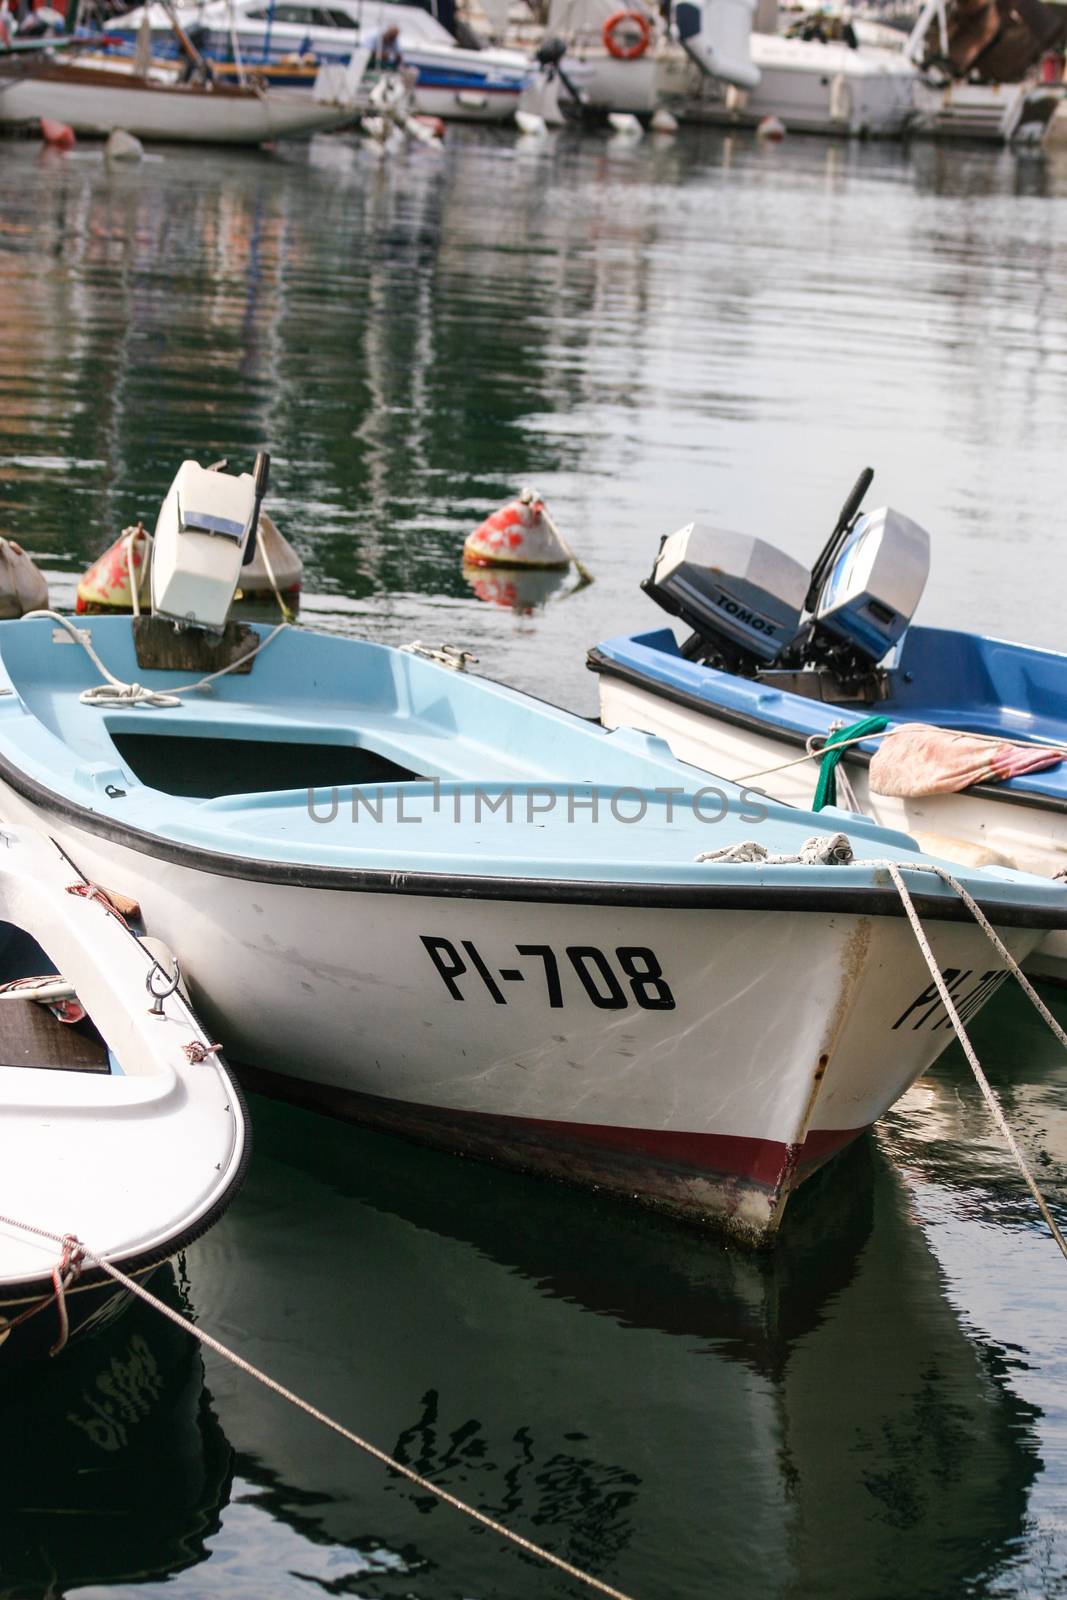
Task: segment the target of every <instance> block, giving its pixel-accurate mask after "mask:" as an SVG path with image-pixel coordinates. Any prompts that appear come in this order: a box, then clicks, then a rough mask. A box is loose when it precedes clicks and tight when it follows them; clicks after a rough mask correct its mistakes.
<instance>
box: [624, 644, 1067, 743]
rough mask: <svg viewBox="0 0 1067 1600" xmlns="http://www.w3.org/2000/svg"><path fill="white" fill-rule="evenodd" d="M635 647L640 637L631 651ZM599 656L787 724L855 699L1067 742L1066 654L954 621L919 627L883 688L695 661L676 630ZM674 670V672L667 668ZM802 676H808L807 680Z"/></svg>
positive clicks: (894, 714) (887, 710)
mask: <svg viewBox="0 0 1067 1600" xmlns="http://www.w3.org/2000/svg"><path fill="white" fill-rule="evenodd" d="M627 646H634V647H636V650H635V651H634V652H633V653H631V652H630V651H629V650H627V648H626V647H627ZM597 656H599V657H601V658H603V659H606V661H607V662H608V663H611V662H612V661H618V662H619V663H620V665H624V666H626V667H628V668H630V669H631V670H636V671H637V672H638V673H641V672H642V670H643V669H649V677H650V678H651V679H652V680H653V681H651V682H650V684H649V687H650V688H654V686H655V681H656V680H658V681H660V682H662V683H664V684H666V683H668V682H671V681H673V682H675V683H676V685H677V686H678V687H679V688H687V687H688V688H689V689H690V690H691V691H698V692H699V694H700V697H701V698H702V699H705V700H707V701H709V702H715V703H718V704H721V705H723V706H728V705H734V704H735V705H736V706H737V708H738V709H744V710H746V711H748V712H750V713H751V714H753V715H755V716H758V717H760V718H765V719H766V720H767V721H773V722H775V723H779V724H785V723H787V722H788V723H794V724H795V725H796V726H798V727H801V726H806V723H807V720H808V717H809V715H811V713H809V711H808V709H807V708H808V707H811V708H812V712H814V708H815V707H816V706H821V707H822V708H823V710H822V711H821V712H820V713H819V714H818V716H819V720H818V723H816V722H815V721H814V720H813V722H812V726H813V727H815V726H818V727H819V728H820V729H821V727H822V724H823V721H824V719H825V715H826V714H829V713H831V712H832V711H833V710H834V709H835V707H836V708H840V707H845V708H847V709H848V710H852V709H853V708H855V714H856V716H857V717H861V716H866V715H869V714H871V713H874V712H881V713H884V714H885V715H886V716H888V717H889V718H890V719H891V720H896V719H900V720H906V721H908V722H927V723H931V724H932V725H934V726H935V727H940V728H953V729H958V730H959V731H961V732H967V733H981V734H986V735H989V736H992V737H998V736H999V737H1003V738H1005V739H1037V740H1042V741H1052V742H1061V741H1067V715H1065V712H1064V705H1063V696H1062V692H1061V689H1060V687H1059V686H1060V685H1061V684H1062V657H1059V656H1057V655H1055V654H1053V653H1052V652H1051V651H1044V650H1034V649H1031V648H1030V647H1029V646H1026V645H1018V644H1011V643H1008V642H1006V641H1003V640H998V639H989V638H984V637H982V636H981V635H978V634H970V633H960V632H956V631H955V630H952V629H948V628H925V627H916V626H914V625H913V626H912V627H910V628H909V629H908V631H907V632H906V633H905V635H904V637H903V639H902V640H901V643H900V645H899V647H898V650H897V653H896V655H895V657H891V658H890V660H889V662H888V664H887V666H886V667H885V669H884V670H881V671H880V672H879V674H878V677H879V679H880V685H881V692H880V693H877V694H871V695H869V696H865V697H864V699H863V700H862V702H861V701H859V700H858V699H850V698H848V697H843V696H841V695H839V694H837V695H835V693H834V692H833V688H834V686H833V680H832V679H830V678H829V677H828V676H827V675H826V674H824V673H822V672H821V671H820V670H818V669H811V670H806V671H799V672H788V673H787V672H781V671H776V670H773V669H772V670H768V671H767V672H761V673H760V674H759V676H758V677H757V678H755V679H744V678H739V677H737V676H735V675H734V674H732V673H726V672H719V671H716V670H714V669H711V668H708V667H705V666H703V665H702V664H700V663H697V662H692V661H689V660H687V659H686V658H685V657H684V656H683V654H682V651H681V649H680V647H679V645H678V642H677V640H676V639H675V636H674V634H673V632H672V631H671V630H670V629H666V628H661V629H657V630H656V631H655V632H654V633H647V634H637V635H634V636H633V637H632V639H628V640H624V639H618V640H609V641H607V642H606V643H605V644H604V645H601V646H600V647H599V650H598V651H597ZM664 673H666V676H664ZM802 680H807V681H806V682H805V681H802Z"/></svg>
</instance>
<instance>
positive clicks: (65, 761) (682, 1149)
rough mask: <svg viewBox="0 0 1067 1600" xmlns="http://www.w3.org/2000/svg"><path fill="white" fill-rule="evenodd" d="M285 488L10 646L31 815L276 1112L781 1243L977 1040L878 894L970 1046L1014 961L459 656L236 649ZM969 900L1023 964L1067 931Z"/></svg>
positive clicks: (674, 769)
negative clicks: (257, 564) (270, 514)
mask: <svg viewBox="0 0 1067 1600" xmlns="http://www.w3.org/2000/svg"><path fill="white" fill-rule="evenodd" d="M263 487H264V477H263V474H262V472H257V475H256V478H255V479H253V477H251V476H249V475H247V474H246V475H243V476H242V477H231V476H228V475H226V474H225V473H222V472H218V473H211V472H205V471H202V470H201V469H200V468H199V467H197V466H196V464H195V463H191V462H187V463H185V465H184V466H183V467H182V469H181V472H180V473H179V475H178V478H177V480H176V483H175V486H174V488H173V489H172V491H171V493H170V495H168V497H167V500H166V502H165V503H164V506H163V510H162V512H161V514H160V519H159V522H158V523H157V527H156V533H155V542H154V553H153V566H152V600H153V608H154V612H155V614H154V615H153V616H151V617H147V618H133V619H128V618H122V617H104V618H93V619H92V620H91V621H88V622H87V621H86V619H79V622H78V624H77V625H75V624H74V623H73V622H71V621H70V620H69V619H63V620H58V619H57V618H55V617H54V616H52V615H51V614H49V615H38V616H36V617H32V616H31V617H28V618H25V619H22V620H20V621H17V622H11V623H4V624H0V807H2V810H3V812H4V813H5V814H6V815H8V816H11V817H13V818H22V819H31V820H33V821H34V822H36V823H37V824H38V825H40V826H42V827H44V828H46V829H47V830H48V831H49V832H50V833H52V834H53V835H54V837H55V838H56V839H57V840H58V841H60V842H61V844H62V847H63V849H64V850H66V851H67V852H68V853H69V855H70V856H71V858H72V859H73V860H74V861H76V862H77V863H78V864H79V866H80V867H81V869H82V870H83V871H84V872H86V873H87V874H88V875H90V876H91V877H92V879H93V880H94V881H95V882H97V883H99V884H101V885H102V886H103V887H104V888H106V889H108V890H112V891H117V892H119V893H121V894H124V895H127V896H130V897H131V898H133V899H135V900H137V902H138V903H139V904H140V905H141V907H142V910H143V913H144V916H145V918H146V921H147V922H148V923H149V925H150V926H151V927H152V928H153V930H154V931H155V932H157V933H158V935H159V936H160V937H161V938H163V939H165V940H166V941H167V942H168V944H170V945H171V946H172V948H174V949H175V951H176V952H177V954H178V956H179V958H180V960H181V963H182V970H183V972H184V973H185V974H186V976H187V979H188V982H189V987H190V991H191V994H192V997H193V999H194V1002H195V1003H196V1004H197V1005H198V1007H199V1008H200V1009H201V1011H202V1014H203V1015H204V1016H205V1017H206V1018H207V1020H208V1022H209V1023H210V1025H211V1026H212V1027H213V1028H214V1029H215V1030H216V1031H217V1034H218V1036H219V1037H220V1038H221V1039H222V1041H223V1044H224V1045H225V1047H226V1048H227V1050H228V1051H229V1052H230V1054H231V1056H232V1057H233V1058H234V1059H236V1060H238V1061H240V1062H242V1063H245V1064H249V1065H250V1066H251V1067H252V1068H254V1069H255V1070H254V1072H253V1073H252V1077H251V1081H252V1082H254V1083H256V1084H257V1085H259V1086H261V1087H265V1088H267V1089H269V1090H272V1091H274V1092H278V1093H281V1094H284V1095H286V1096H288V1097H291V1098H293V1099H295V1100H298V1101H301V1102H304V1103H307V1104H309V1105H315V1106H318V1107H321V1108H324V1109H327V1110H330V1111H333V1112H335V1113H339V1114H342V1115H347V1116H352V1117H355V1118H359V1119H362V1120H365V1121H368V1122H371V1123H375V1124H377V1125H379V1126H382V1127H385V1128H389V1129H395V1130H399V1131H403V1132H406V1133H408V1134H410V1135H413V1136H415V1137H418V1138H422V1139H426V1140H429V1141H432V1142H436V1143H439V1144H443V1145H445V1146H447V1147H450V1148H452V1149H455V1150H460V1151H464V1152H468V1153H472V1154H476V1155H480V1156H485V1157H489V1158H490V1159H495V1160H500V1161H505V1162H508V1163H510V1164H513V1165H516V1166H519V1167H522V1168H526V1169H529V1170H534V1171H539V1172H544V1173H548V1174H552V1175H554V1176H557V1177H560V1178H565V1179H568V1180H572V1181H577V1182H580V1183H584V1184H587V1185H590V1186H594V1187H597V1188H601V1189H604V1190H607V1191H610V1192H612V1193H616V1194H619V1195H624V1196H627V1197H636V1198H638V1199H640V1200H643V1201H645V1202H647V1203H650V1204H653V1205H658V1206H660V1207H662V1208H663V1209H665V1210H667V1211H670V1212H672V1213H675V1214H678V1215H681V1216H684V1217H689V1218H694V1219H698V1220H704V1221H711V1222H714V1223H716V1224H718V1225H722V1226H725V1227H727V1228H728V1229H730V1230H731V1231H732V1232H734V1233H735V1234H736V1235H737V1236H739V1237H741V1238H744V1239H747V1240H749V1241H756V1242H768V1241H769V1240H770V1239H771V1238H773V1236H774V1234H775V1232H776V1230H777V1227H778V1224H779V1222H780V1220H781V1217H782V1212H783V1208H784V1206H785V1203H786V1200H787V1198H788V1196H789V1194H790V1192H791V1191H792V1190H793V1189H794V1188H795V1187H796V1186H797V1184H798V1183H799V1182H800V1181H801V1180H802V1179H803V1178H804V1177H806V1176H807V1175H808V1174H809V1173H810V1172H812V1171H814V1170H815V1169H816V1168H817V1167H818V1166H819V1165H821V1164H822V1163H823V1162H825V1161H826V1160H827V1159H828V1158H829V1157H830V1156H831V1155H833V1154H834V1152H836V1151H837V1150H839V1149H840V1148H842V1147H843V1146H844V1145H846V1144H847V1143H849V1142H850V1141H851V1140H852V1139H854V1138H855V1137H856V1136H857V1135H858V1134H859V1133H860V1132H861V1131H862V1130H864V1129H865V1128H867V1127H869V1126H870V1124H871V1123H872V1122H874V1121H875V1119H876V1118H877V1117H879V1116H880V1115H881V1114H882V1112H883V1111H885V1110H886V1109H887V1107H888V1106H890V1105H891V1104H892V1103H893V1102H894V1101H895V1100H896V1099H897V1097H898V1096H899V1095H900V1094H901V1093H902V1092H903V1091H904V1090H905V1089H906V1088H907V1087H908V1085H909V1084H910V1083H911V1082H912V1081H913V1080H914V1079H915V1078H916V1077H917V1076H918V1074H920V1073H921V1072H923V1071H924V1070H925V1069H926V1068H927V1067H928V1066H929V1065H930V1063H931V1062H932V1061H933V1060H934V1059H935V1057H936V1056H937V1055H938V1054H939V1053H940V1051H941V1050H942V1049H943V1048H944V1046H945V1044H946V1043H947V1042H948V1040H949V1039H950V1037H951V1029H950V1028H949V1027H948V1026H947V1024H946V1018H945V1014H944V1012H943V1011H942V1010H941V1008H940V1005H939V1002H938V997H937V992H936V989H934V988H933V987H932V985H931V981H930V974H929V971H928V969H927V968H926V966H925V964H924V962H923V959H922V957H921V955H920V953H919V950H918V948H917V946H916V943H915V940H914V938H913V936H912V933H911V931H910V928H909V926H908V923H907V921H906V920H905V918H904V917H903V916H902V914H901V904H900V901H899V899H898V896H897V893H896V891H895V890H894V888H893V886H892V883H891V881H890V880H889V878H888V876H887V873H886V871H885V868H884V866H883V865H879V864H878V863H879V862H884V860H885V859H886V858H892V859H893V860H895V861H898V862H899V863H900V864H901V866H902V868H903V870H904V873H905V877H906V880H907V882H908V883H909V885H910V887H911V889H912V890H913V892H914V895H915V901H916V905H917V906H918V907H919V910H920V914H921V915H922V917H923V918H924V920H925V922H926V926H927V928H928V931H929V934H930V938H931V941H932V943H933V947H934V950H935V952H936V955H937V958H938V960H939V961H940V963H941V965H942V967H943V968H945V969H948V970H950V971H951V973H952V979H951V981H952V982H953V984H954V986H955V991H954V992H955V993H956V994H957V996H958V998H959V1002H960V1005H961V1007H962V1008H963V1010H964V1011H965V1012H968V1011H971V1010H973V1009H975V1008H977V1006H978V1005H979V1004H981V1003H982V1002H983V1001H984V1000H985V999H986V998H988V997H989V995H991V994H992V992H993V991H994V989H995V988H996V987H997V985H998V983H999V981H1000V979H1001V977H1002V976H1003V962H1002V960H1001V959H1000V958H999V957H998V956H997V954H996V953H995V952H994V950H993V949H992V948H991V947H990V945H989V944H988V943H987V942H986V939H985V937H984V935H982V934H981V933H980V932H979V930H978V929H977V927H976V926H975V924H974V923H973V921H971V920H970V918H969V917H968V915H967V914H966V913H965V911H964V908H963V906H962V904H961V903H960V901H959V900H958V899H957V897H956V896H955V895H954V893H952V892H951V891H950V889H949V888H948V887H947V886H946V885H945V884H944V883H943V882H942V881H940V880H939V879H937V878H935V877H934V876H932V875H929V874H928V873H924V872H923V871H922V870H920V869H921V868H922V867H923V866H924V864H925V863H926V862H927V858H926V857H924V856H923V855H921V854H920V852H919V851H918V850H917V849H916V847H915V845H914V843H913V841H912V840H910V839H908V838H907V837H905V836H903V835H899V834H892V833H888V832H886V831H885V830H882V829H880V828H878V827H877V826H876V825H875V824H874V823H872V822H870V821H868V820H865V819H863V818H860V817H852V816H846V815H845V814H844V813H840V812H838V813H833V814H824V815H823V817H822V818H821V821H820V819H817V818H815V817H813V816H812V815H811V814H810V813H806V812H798V811H794V810H791V809H790V808H788V807H785V806H781V805H777V804H774V803H771V802H767V801H766V799H765V798H764V797H762V796H760V795H756V794H753V793H750V792H748V791H746V790H744V789H742V788H739V787H737V786H735V785H733V784H729V783H723V782H720V781H719V780H710V779H708V778H706V777H704V776H702V775H700V774H698V773H696V772H695V771H694V770H693V769H692V768H691V767H686V766H684V765H683V764H681V763H680V762H678V761H676V760H675V759H674V758H673V757H672V756H671V755H670V753H669V751H668V749H667V747H666V746H665V745H664V744H663V743H662V742H661V741H659V740H656V739H651V738H649V737H647V736H646V735H644V734H640V733H634V732H631V731H627V730H623V731H618V732H613V733H609V732H606V731H605V730H603V729H601V728H598V727H597V726H595V725H594V724H591V723H589V722H588V721H586V720H584V719H583V718H580V717H577V716H574V715H571V714H570V713H568V712H565V711H562V710H559V709H557V708H555V707H553V706H549V705H545V704H543V703H542V702H540V701H537V700H534V699H532V698H530V697H529V696H527V695H524V694H520V693H517V692H516V691H514V690H512V689H508V688H505V687H502V686H501V685H499V684H495V683H491V682H488V681H486V680H484V679H481V678H478V677H476V676H474V675H473V674H472V673H471V672H470V671H469V670H464V665H465V664H464V658H463V657H462V655H461V654H457V653H455V652H449V651H436V650H428V649H426V648H424V647H422V646H417V647H416V646H413V647H411V648H407V649H393V648H389V647H386V646H382V645H377V644H370V643H366V642H364V641H361V640H356V639H348V638H340V637H331V636H327V635H323V634H316V633H312V632H310V631H305V630H304V629H298V628H293V627H285V626H283V627H280V628H278V629H273V630H272V629H270V628H268V627H265V626H264V627H258V626H257V627H251V626H248V625H244V624H237V623H233V622H230V623H228V624H226V625H225V626H224V624H225V619H226V612H227V607H228V604H229V599H230V597H231V596H232V594H233V590H234V587H235V585H236V583H237V580H238V576H239V570H240V563H241V560H242V557H243V556H245V555H247V552H248V547H249V540H250V538H251V537H252V536H253V534H254V528H255V523H256V518H257V515H258V503H259V497H260V496H261V494H262V490H263ZM238 669H240V670H238ZM846 823H847V834H848V840H847V841H843V840H841V839H838V840H837V841H836V842H835V843H833V844H831V845H830V846H828V847H820V848H819V849H816V850H815V851H810V850H805V843H806V841H808V840H809V839H810V837H811V836H812V835H813V834H814V833H816V832H817V830H818V829H819V828H820V827H822V828H823V829H824V830H826V832H827V833H828V834H830V835H833V834H834V832H835V831H836V830H838V829H841V828H842V827H844V826H845V825H846ZM749 842H754V843H755V844H756V845H757V846H758V845H762V846H763V852H762V853H763V855H764V856H768V855H769V857H770V859H759V857H760V855H761V851H760V850H759V849H758V848H757V849H753V848H752V847H751V843H749ZM743 846H744V847H745V848H738V847H743ZM724 850H725V851H726V852H727V857H728V859H721V857H720V858H719V859H711V860H706V859H700V858H701V857H703V856H705V855H707V854H708V853H709V852H711V853H713V854H715V855H718V854H719V853H720V852H722V851H724ZM776 857H780V858H782V859H775V858H776ZM960 876H961V878H962V880H963V881H964V883H965V884H966V886H967V887H968V888H969V889H970V891H971V892H972V893H973V894H974V896H975V897H976V898H977V899H978V901H979V902H980V903H981V904H982V905H983V906H984V907H985V909H986V911H987V913H988V915H989V916H990V918H991V919H992V921H993V923H994V924H995V925H996V926H997V927H998V928H999V929H1000V930H1001V931H1002V933H1003V937H1004V939H1005V941H1006V943H1007V945H1008V947H1009V949H1010V950H1011V951H1012V953H1013V955H1014V956H1015V957H1016V958H1019V957H1023V956H1025V955H1026V954H1027V953H1028V952H1029V950H1030V949H1031V948H1032V947H1033V945H1034V944H1035V943H1036V942H1037V940H1038V939H1039V938H1041V937H1042V935H1043V933H1045V932H1046V931H1047V930H1049V929H1063V928H1065V927H1067V889H1064V888H1063V887H1062V886H1060V885H1058V884H1055V883H1052V882H1050V881H1042V880H1038V879H1034V878H1029V877H1026V876H1024V875H1021V874H1018V873H1016V872H1013V871H1010V870H1007V869H999V870H996V871H992V872H988V873H985V872H980V871H974V870H966V869H964V870H961V873H960Z"/></svg>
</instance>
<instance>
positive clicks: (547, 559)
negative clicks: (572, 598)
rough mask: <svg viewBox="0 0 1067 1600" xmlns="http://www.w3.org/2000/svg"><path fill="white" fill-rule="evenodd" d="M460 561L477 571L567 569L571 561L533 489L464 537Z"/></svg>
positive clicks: (571, 557)
mask: <svg viewBox="0 0 1067 1600" xmlns="http://www.w3.org/2000/svg"><path fill="white" fill-rule="evenodd" d="M463 559H464V561H466V562H469V563H471V564H472V565H474V566H480V567H542V568H551V567H569V566H570V564H571V562H572V560H573V559H574V557H573V555H572V553H571V551H570V550H569V549H568V547H567V545H566V544H565V542H564V540H563V539H562V538H561V536H560V532H559V529H558V528H557V527H556V525H555V523H554V522H553V520H552V518H551V517H550V516H549V515H548V513H547V511H546V509H545V503H544V501H543V500H542V499H541V496H540V495H539V494H538V493H537V491H536V489H524V490H523V491H522V493H521V494H520V495H519V497H518V499H517V500H509V501H508V503H507V505H506V506H501V507H500V510H499V511H494V512H493V514H492V516H491V517H486V519H485V521H484V522H483V523H481V524H480V525H479V526H478V527H477V528H475V530H474V532H473V533H470V534H468V535H467V542H466V543H465V544H464V546H463Z"/></svg>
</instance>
